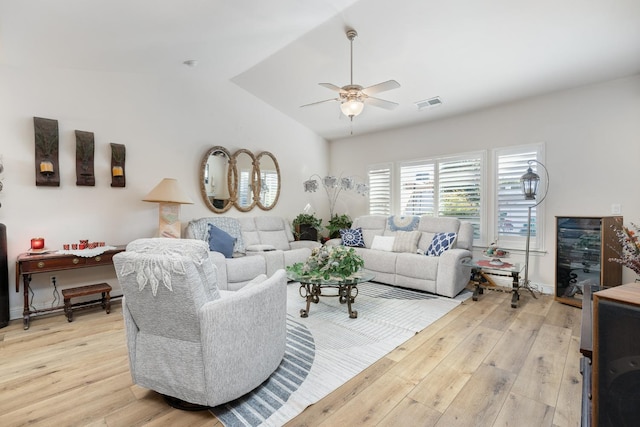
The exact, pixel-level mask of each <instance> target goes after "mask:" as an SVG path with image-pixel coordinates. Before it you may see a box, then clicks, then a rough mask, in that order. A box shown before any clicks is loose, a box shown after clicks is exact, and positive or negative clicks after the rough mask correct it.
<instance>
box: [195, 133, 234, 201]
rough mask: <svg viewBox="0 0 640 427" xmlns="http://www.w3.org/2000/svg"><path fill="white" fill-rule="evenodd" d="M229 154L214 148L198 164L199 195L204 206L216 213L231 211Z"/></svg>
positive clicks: (219, 147)
mask: <svg viewBox="0 0 640 427" xmlns="http://www.w3.org/2000/svg"><path fill="white" fill-rule="evenodd" d="M230 165H231V154H230V153H229V151H227V149H226V148H224V147H221V146H215V147H212V148H211V149H209V151H207V152H206V153H205V155H204V156H203V157H202V162H201V164H200V193H201V194H202V199H203V200H204V202H205V205H206V206H207V207H208V208H209V209H210V210H212V211H213V212H216V213H223V212H226V211H228V210H229V209H231V206H233V202H232V199H231V191H230V188H231V186H230V185H229V184H230V176H231V167H230Z"/></svg>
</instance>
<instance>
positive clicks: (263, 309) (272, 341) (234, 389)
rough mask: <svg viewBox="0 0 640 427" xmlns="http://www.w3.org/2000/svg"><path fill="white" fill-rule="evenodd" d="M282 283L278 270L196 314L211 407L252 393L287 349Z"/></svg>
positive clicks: (283, 277)
mask: <svg viewBox="0 0 640 427" xmlns="http://www.w3.org/2000/svg"><path fill="white" fill-rule="evenodd" d="M286 283H287V278H286V274H285V272H284V270H278V271H277V272H276V273H275V274H274V275H273V276H271V277H270V278H268V279H266V280H264V281H263V282H260V283H253V284H251V285H247V286H245V287H244V288H242V289H240V290H239V291H237V292H234V293H231V294H230V295H228V296H225V297H224V298H221V299H218V300H215V301H211V302H208V303H206V304H205V305H203V306H202V308H201V309H200V328H201V340H202V357H203V360H204V366H205V372H204V374H205V377H206V379H207V381H206V383H207V384H215V389H210V388H209V386H208V387H207V388H208V389H207V395H208V396H209V398H210V399H211V401H210V402H208V404H209V405H210V406H214V405H217V404H219V403H222V402H227V401H229V400H232V399H235V398H236V397H238V396H241V395H243V394H245V393H247V392H249V391H251V390H253V389H254V388H255V387H257V386H258V385H259V384H260V383H262V381H264V380H265V379H266V378H267V377H268V376H269V375H270V374H271V373H272V372H273V371H274V370H275V369H276V368H277V366H278V365H279V364H280V362H281V360H282V357H283V356H284V352H285V349H286V316H287V314H286V309H287V286H286ZM243 366H244V367H247V368H246V369H241V368H239V367H243ZM221 381H227V383H225V384H221Z"/></svg>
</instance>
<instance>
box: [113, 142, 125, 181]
mask: <svg viewBox="0 0 640 427" xmlns="http://www.w3.org/2000/svg"><path fill="white" fill-rule="evenodd" d="M125 158H126V150H125V146H124V145H123V144H114V143H113V142H112V143H111V186H112V187H124V186H125V184H126V178H125V169H124V161H125Z"/></svg>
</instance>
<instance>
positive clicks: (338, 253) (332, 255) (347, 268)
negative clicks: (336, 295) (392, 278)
mask: <svg viewBox="0 0 640 427" xmlns="http://www.w3.org/2000/svg"><path fill="white" fill-rule="evenodd" d="M363 265H364V260H363V259H362V257H360V256H359V255H358V254H357V253H356V251H355V249H353V248H350V247H347V246H320V247H319V248H314V249H313V250H312V251H311V256H310V257H309V258H307V260H306V261H305V262H298V263H296V264H293V265H291V266H289V267H287V271H290V272H292V273H295V274H297V275H298V276H303V277H305V278H310V279H324V280H329V279H330V278H332V277H333V278H343V279H344V278H347V277H349V276H351V275H353V274H355V273H357V272H358V271H360V269H361V268H362V266H363Z"/></svg>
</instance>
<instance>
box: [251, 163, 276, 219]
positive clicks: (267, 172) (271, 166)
mask: <svg viewBox="0 0 640 427" xmlns="http://www.w3.org/2000/svg"><path fill="white" fill-rule="evenodd" d="M256 161H257V165H258V174H257V175H258V185H257V188H258V190H259V192H258V200H257V204H258V207H259V208H260V209H262V210H265V211H268V210H269V209H273V207H274V206H275V205H276V203H278V198H279V197H280V166H279V165H278V161H277V160H276V158H275V156H274V155H273V154H271V153H270V152H268V151H263V152H262V153H260V154H258V155H257V156H256Z"/></svg>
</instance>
